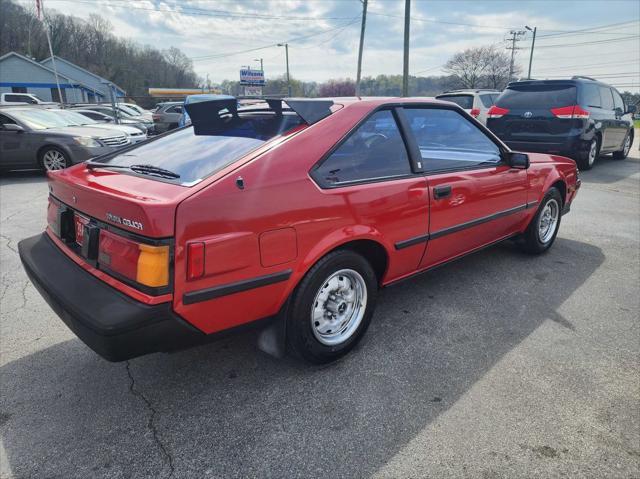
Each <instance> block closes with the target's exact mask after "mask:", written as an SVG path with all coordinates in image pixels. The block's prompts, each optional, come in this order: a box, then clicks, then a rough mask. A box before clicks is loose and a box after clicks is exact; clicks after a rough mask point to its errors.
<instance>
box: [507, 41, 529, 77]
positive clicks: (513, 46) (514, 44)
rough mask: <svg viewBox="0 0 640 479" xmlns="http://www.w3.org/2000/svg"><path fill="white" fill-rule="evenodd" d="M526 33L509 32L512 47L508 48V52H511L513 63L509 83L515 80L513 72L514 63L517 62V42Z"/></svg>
mask: <svg viewBox="0 0 640 479" xmlns="http://www.w3.org/2000/svg"><path fill="white" fill-rule="evenodd" d="M525 33H527V32H525V31H524V30H511V31H510V32H509V35H511V46H510V47H507V50H511V63H510V64H509V81H511V79H512V78H513V70H514V66H515V64H514V62H515V55H516V49H517V47H516V42H517V41H519V40H520V37H521V36H522V35H524V34H525Z"/></svg>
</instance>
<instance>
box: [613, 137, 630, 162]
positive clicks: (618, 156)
mask: <svg viewBox="0 0 640 479" xmlns="http://www.w3.org/2000/svg"><path fill="white" fill-rule="evenodd" d="M632 144H633V131H630V132H629V133H627V136H626V137H625V139H624V143H623V144H622V150H620V151H614V152H613V159H614V160H624V159H625V158H626V157H627V156H629V151H630V150H631V145H632Z"/></svg>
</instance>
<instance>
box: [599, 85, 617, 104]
mask: <svg viewBox="0 0 640 479" xmlns="http://www.w3.org/2000/svg"><path fill="white" fill-rule="evenodd" d="M598 88H599V89H600V100H601V101H602V108H603V109H605V110H613V96H612V95H611V89H610V88H607V87H606V86H601V87H598Z"/></svg>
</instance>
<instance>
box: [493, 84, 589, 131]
mask: <svg viewBox="0 0 640 479" xmlns="http://www.w3.org/2000/svg"><path fill="white" fill-rule="evenodd" d="M576 103H577V89H576V87H575V86H574V85H572V84H569V83H558V84H528V85H512V86H510V87H509V88H507V89H506V90H505V91H504V92H503V93H502V95H500V97H499V98H498V99H497V101H496V107H498V112H499V113H500V116H498V117H495V116H492V115H491V110H490V112H489V113H490V115H489V117H490V118H492V119H491V120H490V122H489V127H490V128H491V130H492V131H493V132H494V133H496V134H497V135H498V136H500V137H501V138H502V139H503V140H505V141H507V142H509V141H525V142H547V143H548V142H551V143H555V142H563V141H564V137H565V136H566V135H568V134H569V133H570V132H571V130H572V129H573V128H574V127H576V126H579V125H577V123H580V121H581V120H573V119H562V118H560V117H557V116H556V115H554V113H553V112H552V109H556V108H562V107H567V106H571V105H575V104H576ZM492 108H495V107H492Z"/></svg>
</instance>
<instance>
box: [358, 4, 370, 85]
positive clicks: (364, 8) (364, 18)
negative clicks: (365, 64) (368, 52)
mask: <svg viewBox="0 0 640 479" xmlns="http://www.w3.org/2000/svg"><path fill="white" fill-rule="evenodd" d="M367 1H368V0H362V26H361V27H360V48H359V49H358V72H357V73H356V96H360V75H361V73H362V48H363V47H364V27H365V25H366V24H367Z"/></svg>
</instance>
